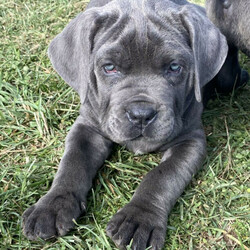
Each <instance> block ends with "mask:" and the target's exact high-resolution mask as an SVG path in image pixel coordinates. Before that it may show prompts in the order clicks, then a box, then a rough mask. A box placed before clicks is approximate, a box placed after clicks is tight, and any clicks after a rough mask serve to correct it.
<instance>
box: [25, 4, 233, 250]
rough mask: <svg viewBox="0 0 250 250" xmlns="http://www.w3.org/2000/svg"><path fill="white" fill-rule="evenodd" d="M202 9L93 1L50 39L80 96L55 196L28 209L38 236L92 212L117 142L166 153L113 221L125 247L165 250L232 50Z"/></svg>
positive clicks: (30, 229) (110, 229)
mask: <svg viewBox="0 0 250 250" xmlns="http://www.w3.org/2000/svg"><path fill="white" fill-rule="evenodd" d="M227 51H228V48H227V43H226V39H225V37H224V36H223V35H222V34H221V33H220V32H219V30H218V29H217V28H216V27H215V26H214V25H213V24H212V23H211V22H210V21H209V19H208V18H207V17H206V14H205V11H204V9H202V8H201V7H199V6H196V5H193V4H190V3H188V2H186V1H185V0H114V1H107V0H106V1H104V0H93V1H91V3H90V5H89V6H88V9H87V10H86V11H85V12H84V13H80V14H79V15H78V16H77V17H76V18H75V19H73V20H72V21H71V22H70V23H69V24H68V25H67V27H66V28H65V29H64V30H63V31H62V32H61V33H60V34H59V35H58V36H56V38H55V39H54V40H53V41H52V42H51V44H50V46H49V57H50V59H51V62H52V64H53V66H54V68H55V69H56V71H57V72H58V73H59V75H60V76H61V77H62V78H63V79H64V80H65V81H66V82H67V83H68V84H69V85H70V86H72V87H73V88H74V89H75V90H76V91H77V92H78V94H79V96H80V99H81V108H80V115H79V117H78V118H77V120H76V122H75V123H74V125H73V127H72V129H71V131H70V132H69V134H68V136H67V139H66V148H65V152H64V155H63V158H62V160H61V162H60V165H59V169H58V172H57V174H56V176H55V179H54V181H53V184H52V187H51V189H50V190H49V192H48V193H47V194H46V195H45V196H43V197H42V198H41V199H40V200H39V201H38V202H37V203H36V204H35V205H33V206H32V207H30V208H28V209H27V210H26V211H25V213H24V215H23V230H24V234H25V235H26V236H27V237H28V238H29V239H31V240H33V239H36V238H37V237H41V238H44V239H47V238H50V237H52V236H60V235H65V234H66V233H67V232H68V231H69V230H70V229H71V228H72V227H73V226H74V223H73V221H72V219H76V218H78V217H79V216H80V215H81V214H82V213H83V212H85V209H86V199H87V194H88V191H89V190H90V188H91V185H92V180H93V178H94V176H95V174H96V172H97V170H98V169H99V168H100V167H101V166H102V165H103V163H104V161H105V159H106V158H107V157H108V156H109V154H110V152H111V149H112V146H113V144H114V143H118V144H121V145H125V146H126V147H127V148H128V149H130V150H132V151H133V152H135V153H137V154H142V153H148V152H152V151H161V152H163V157H162V161H161V163H160V165H159V166H158V167H156V168H154V169H153V170H151V171H150V172H149V173H148V174H147V175H146V176H145V177H144V179H143V181H142V182H141V184H140V186H139V188H138V189H137V190H136V192H135V194H134V195H133V198H132V200H131V201H130V202H129V203H128V204H127V205H126V206H125V207H124V208H122V209H121V210H119V211H118V212H117V214H116V215H114V216H113V218H112V219H111V220H110V222H109V224H108V226H107V234H108V235H109V236H110V237H111V238H112V240H113V241H114V242H115V243H116V245H117V246H118V247H124V246H126V245H127V244H129V243H130V241H131V240H132V239H133V245H132V248H133V249H145V248H146V247H148V246H152V249H160V248H161V247H162V246H163V244H164V239H165V233H166V226H167V217H168V215H169V213H170V210H171V208H172V207H173V205H174V204H175V202H176V200H177V199H178V197H179V196H180V195H181V193H182V192H183V190H184V189H185V187H186V186H187V185H188V183H189V182H190V181H191V179H192V176H193V175H194V174H195V173H196V172H197V170H198V169H199V168H200V167H201V166H202V162H203V159H204V157H205V155H206V139H205V135H204V131H203V128H202V122H201V114H202V110H203V104H202V92H203V87H204V86H205V85H206V84H207V83H208V82H209V81H210V80H211V79H212V78H213V77H214V76H215V75H216V74H217V73H218V71H219V70H220V68H221V66H222V65H223V63H224V61H225V59H226V56H227Z"/></svg>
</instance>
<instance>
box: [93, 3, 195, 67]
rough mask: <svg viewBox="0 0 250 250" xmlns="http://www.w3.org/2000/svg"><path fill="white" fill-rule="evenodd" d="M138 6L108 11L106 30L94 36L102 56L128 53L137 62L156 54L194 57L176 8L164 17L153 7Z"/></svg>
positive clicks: (125, 55)
mask: <svg viewBox="0 0 250 250" xmlns="http://www.w3.org/2000/svg"><path fill="white" fill-rule="evenodd" d="M141 2H143V1H141ZM139 7H141V8H138V6H132V8H130V9H129V12H128V11H126V12H120V13H119V14H118V13H117V11H114V12H113V13H112V14H110V15H109V17H108V18H107V20H106V23H105V24H104V25H105V30H102V32H99V33H98V34H97V35H96V37H95V50H99V51H101V52H100V53H99V54H102V55H100V56H105V55H110V56H114V57H117V58H118V57H121V58H123V59H125V58H128V57H129V58H130V59H131V58H133V59H134V60H136V59H138V63H139V62H142V61H145V60H146V59H148V60H152V59H153V58H154V59H155V57H157V56H158V57H159V56H160V57H161V58H163V60H164V57H168V58H169V60H171V59H173V60H174V59H175V58H176V57H183V58H188V57H191V54H192V51H191V48H190V44H189V35H188V32H187V31H186V30H185V28H184V27H183V25H182V23H181V20H180V18H178V15H177V14H175V12H174V11H173V10H171V9H169V13H167V14H166V15H164V17H162V16H160V15H159V14H158V13H156V11H154V10H152V9H149V8H146V7H145V6H139Z"/></svg>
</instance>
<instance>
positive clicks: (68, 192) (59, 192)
mask: <svg viewBox="0 0 250 250" xmlns="http://www.w3.org/2000/svg"><path fill="white" fill-rule="evenodd" d="M111 146H112V143H111V141H109V140H108V139H106V138H104V137H103V136H101V135H100V134H98V133H97V132H95V131H94V130H93V129H92V128H90V127H88V126H85V125H84V124H83V122H82V118H81V117H78V119H77V120H76V122H75V124H74V125H73V127H72V129H71V131H70V132H69V134H68V136H67V139H66V147H65V152H64V155H63V158H62V160H61V162H60V165H59V169H58V172H57V174H56V176H55V179H54V181H53V184H52V187H51V189H50V190H49V192H48V193H47V194H46V195H45V196H43V197H42V198H41V199H40V200H39V201H38V202H37V203H36V204H35V205H33V206H31V207H30V208H28V209H27V210H26V211H25V212H24V214H23V231H24V234H25V235H26V236H27V237H28V238H29V239H32V240H34V239H36V238H37V237H40V238H43V239H47V238H50V237H52V236H58V235H65V234H66V233H67V231H69V229H71V228H72V227H73V226H74V223H73V219H76V218H77V217H79V216H80V215H81V214H82V213H83V212H84V211H85V208H86V197H87V193H88V191H89V189H90V188H91V186H92V180H93V178H94V176H95V174H96V172H97V170H98V168H99V167H101V166H102V164H103V163H104V161H105V159H106V158H107V157H108V155H109V153H110V151H111Z"/></svg>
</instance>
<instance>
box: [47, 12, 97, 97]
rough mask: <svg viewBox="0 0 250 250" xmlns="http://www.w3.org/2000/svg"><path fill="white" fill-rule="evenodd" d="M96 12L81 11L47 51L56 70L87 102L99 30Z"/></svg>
mask: <svg viewBox="0 0 250 250" xmlns="http://www.w3.org/2000/svg"><path fill="white" fill-rule="evenodd" d="M95 16H96V15H94V12H92V11H86V12H82V13H80V14H79V15H78V16H77V17H76V18H75V19H73V20H72V21H71V22H70V23H69V24H68V25H67V26H66V27H65V28H64V30H63V31H62V32H61V33H60V34H58V35H57V36H56V37H55V38H54V39H53V40H52V42H51V43H50V45H49V50H48V55H49V58H50V60H51V62H52V65H53V67H54V69H55V70H56V71H57V73H58V74H59V75H60V76H61V77H62V78H63V79H64V80H65V81H66V82H67V83H68V84H69V85H70V86H71V87H73V88H74V89H75V90H76V91H77V92H78V94H79V96H80V99H81V102H84V100H85V97H86V94H87V90H88V84H89V81H90V80H89V75H90V53H91V47H92V42H93V40H94V36H95V33H96V31H97V26H98V25H97V23H96V22H95V21H96V17H95Z"/></svg>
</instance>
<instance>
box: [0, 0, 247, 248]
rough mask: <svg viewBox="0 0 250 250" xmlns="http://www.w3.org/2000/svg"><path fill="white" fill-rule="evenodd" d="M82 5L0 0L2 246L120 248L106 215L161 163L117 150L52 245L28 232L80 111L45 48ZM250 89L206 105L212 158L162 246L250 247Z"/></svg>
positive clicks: (59, 1) (243, 59) (179, 205)
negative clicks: (26, 225)
mask: <svg viewBox="0 0 250 250" xmlns="http://www.w3.org/2000/svg"><path fill="white" fill-rule="evenodd" d="M196 2H197V3H201V4H202V3H203V2H204V1H196ZM84 6H85V2H84V1H77V0H71V1H68V0H54V1H52V0H40V1H32V0H26V1H22V0H5V1H4V0H0V21H1V38H0V39H1V40H0V46H1V48H0V68H1V71H0V72H1V73H0V190H1V192H0V249H17V248H19V249H115V247H114V245H113V243H112V242H111V241H110V240H109V239H108V238H107V236H106V234H105V227H106V225H107V222H108V221H109V219H110V218H111V216H112V214H114V213H115V212H116V211H117V210H118V209H119V208H121V207H122V206H123V205H125V204H126V203H127V202H128V201H129V200H130V198H131V196H132V194H133V192H134V190H135V189H136V187H137V186H138V185H139V183H140V181H141V179H142V176H143V175H145V174H146V173H147V172H148V171H149V170H150V169H151V168H153V167H154V166H156V165H157V163H159V161H160V156H159V155H157V154H151V155H144V156H140V157H138V156H134V155H133V154H131V153H130V152H128V151H126V150H125V149H123V148H120V147H117V148H116V149H115V150H114V153H113V155H112V157H111V158H110V159H109V161H107V162H106V164H105V166H103V167H102V169H101V170H100V171H99V173H98V176H97V177H96V179H95V180H94V185H93V189H92V192H91V193H90V194H89V198H88V212H87V214H86V215H85V216H83V217H81V218H80V219H79V220H78V221H77V225H76V228H75V229H74V230H72V231H71V232H70V233H69V234H68V235H67V236H65V237H62V238H58V239H54V240H51V241H46V242H45V241H42V240H41V241H38V242H31V241H28V240H27V239H26V238H25V237H24V236H23V234H22V231H21V214H22V213H23V211H24V210H25V209H26V208H27V207H29V206H30V205H32V204H34V203H35V202H36V201H37V200H38V199H39V198H40V197H41V196H42V195H44V194H45V193H46V192H47V190H48V189H49V187H50V185H51V182H52V180H53V176H54V174H55V172H56V170H57V166H58V163H59V160H60V158H61V156H62V153H63V148H64V140H65V136H66V134H67V132H68V131H69V129H70V126H71V125H72V123H73V122H74V120H75V118H76V116H77V115H78V109H79V98H78V96H77V95H76V93H75V92H74V91H73V90H72V89H70V88H69V87H68V86H67V85H66V84H65V83H64V82H63V80H62V79H61V78H60V77H59V76H58V75H57V74H56V73H55V72H54V70H53V69H52V67H51V64H50V62H49V60H48V57H47V54H46V53H47V46H48V44H49V42H50V41H51V39H52V38H53V37H54V36H55V35H56V34H57V33H59V32H60V31H61V30H62V28H63V27H64V26H65V25H66V24H67V23H68V22H69V20H70V19H71V18H73V17H74V16H75V15H76V14H77V13H79V12H80V11H82V10H83V9H84ZM241 63H242V66H243V67H244V68H245V69H249V71H250V61H249V59H248V58H246V57H245V56H243V55H241ZM249 96H250V87H249V86H248V87H246V88H244V89H243V90H240V91H237V92H236V93H234V95H231V96H227V97H220V98H217V99H216V100H215V101H213V102H210V104H209V107H208V109H207V110H206V111H205V113H204V116H203V120H204V126H205V130H206V133H207V141H208V157H207V159H206V162H205V163H204V167H203V170H201V171H200V172H199V173H198V174H197V175H196V176H195V177H194V178H193V181H192V183H191V184H190V185H189V186H188V187H187V188H186V190H185V192H184V194H183V195H182V196H181V198H180V199H179V200H178V202H177V204H176V205H175V207H174V209H173V211H172V213H171V215H170V218H169V224H168V231H167V238H166V247H165V249H247V247H249V245H250V242H249V231H250V225H249V221H250V218H249V217H250V213H249V193H250V187H249V167H250V159H249V155H250V153H249V146H250V136H249V131H250V123H249V115H250V112H249V111H250V103H249Z"/></svg>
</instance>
